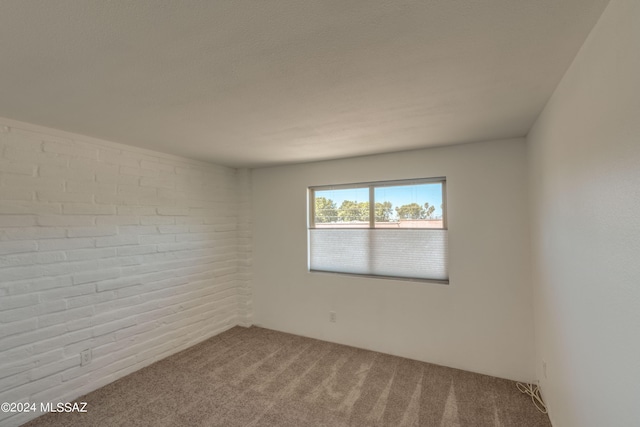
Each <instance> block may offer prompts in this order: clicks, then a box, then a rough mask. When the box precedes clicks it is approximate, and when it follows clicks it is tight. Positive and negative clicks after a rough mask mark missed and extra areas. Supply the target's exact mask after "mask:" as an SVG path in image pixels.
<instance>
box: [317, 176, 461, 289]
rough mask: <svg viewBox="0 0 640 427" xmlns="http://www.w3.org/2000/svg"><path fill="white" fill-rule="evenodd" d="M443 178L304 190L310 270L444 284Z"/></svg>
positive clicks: (444, 193) (444, 202) (444, 225)
mask: <svg viewBox="0 0 640 427" xmlns="http://www.w3.org/2000/svg"><path fill="white" fill-rule="evenodd" d="M445 196H446V179H445V178H429V179H412V180H402V181H384V182H368V183H360V184H345V185H334V186H321V187H310V188H309V270H311V271H325V272H333V273H347V274H362V275H370V276H383V277H393V278H405V279H421V280H430V281H439V282H443V283H448V281H449V274H448V265H447V264H448V263H447V245H448V238H447V217H446V211H447V209H446V208H447V204H446V197H445Z"/></svg>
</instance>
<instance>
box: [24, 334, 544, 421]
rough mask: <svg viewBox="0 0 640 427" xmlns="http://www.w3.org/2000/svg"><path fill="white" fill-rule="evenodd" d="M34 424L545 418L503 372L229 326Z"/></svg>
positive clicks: (535, 419)
mask: <svg viewBox="0 0 640 427" xmlns="http://www.w3.org/2000/svg"><path fill="white" fill-rule="evenodd" d="M78 401H86V402H88V406H87V410H88V413H86V414H77V413H76V414H63V413H61V414H47V415H44V416H42V417H40V418H37V419H35V420H33V421H31V422H30V423H28V424H26V425H28V426H30V427H35V426H48V427H49V426H65V427H70V426H158V427H159V426H225V427H228V426H295V427H299V426H436V427H442V426H474V427H476V426H507V427H511V426H550V425H551V424H550V423H549V420H548V418H547V416H546V415H543V414H541V413H539V412H538V411H537V410H536V409H535V407H534V406H533V403H532V402H531V400H530V398H529V397H527V396H525V395H522V394H521V393H520V392H519V391H518V390H517V389H516V386H515V383H514V382H512V381H507V380H502V379H497V378H493V377H488V376H485V375H478V374H473V373H469V372H465V371H460V370H456V369H451V368H445V367H441V366H436V365H431V364H428V363H422V362H416V361H413V360H408V359H403V358H400V357H395V356H389V355H385V354H381V353H376V352H373V351H366V350H360V349H356V348H352V347H347V346H343V345H337V344H332V343H328V342H323V341H317V340H313V339H309V338H303V337H299V336H295V335H290V334H284V333H281V332H275V331H271V330H268V329H262V328H257V327H252V328H249V329H246V328H240V327H236V328H233V329H231V330H229V331H227V332H224V333H222V334H220V335H218V336H216V337H214V338H211V339H209V340H207V341H205V342H203V343H201V344H199V345H197V346H195V347H192V348H190V349H188V350H185V351H183V352H181V353H178V354H176V355H174V356H171V357H169V358H167V359H165V360H162V361H160V362H158V363H155V364H153V365H151V366H149V367H147V368H145V369H142V370H140V371H138V372H135V373H133V374H131V375H129V376H127V377H125V378H122V379H120V380H118V381H116V382H114V383H112V384H109V385H107V386H105V387H103V388H101V389H99V390H96V391H94V392H92V393H90V394H88V395H87V396H84V397H82V398H80V399H78Z"/></svg>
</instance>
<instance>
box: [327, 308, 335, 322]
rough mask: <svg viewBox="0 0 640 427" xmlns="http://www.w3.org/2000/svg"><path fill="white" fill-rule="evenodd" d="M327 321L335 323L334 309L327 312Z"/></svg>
mask: <svg viewBox="0 0 640 427" xmlns="http://www.w3.org/2000/svg"><path fill="white" fill-rule="evenodd" d="M329 322H332V323H336V312H335V311H330V312H329Z"/></svg>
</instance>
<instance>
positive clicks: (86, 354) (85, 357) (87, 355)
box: [80, 348, 91, 366]
mask: <svg viewBox="0 0 640 427" xmlns="http://www.w3.org/2000/svg"><path fill="white" fill-rule="evenodd" d="M89 363H91V349H90V348H89V349H87V350H84V351H83V352H81V353H80V366H84V365H88V364H89Z"/></svg>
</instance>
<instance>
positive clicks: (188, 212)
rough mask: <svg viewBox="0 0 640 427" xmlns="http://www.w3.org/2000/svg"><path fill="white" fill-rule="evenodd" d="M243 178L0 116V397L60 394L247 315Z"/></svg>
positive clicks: (77, 391)
mask: <svg viewBox="0 0 640 427" xmlns="http://www.w3.org/2000/svg"><path fill="white" fill-rule="evenodd" d="M249 177H250V174H249V173H248V172H247V171H236V170H234V169H229V168H224V167H217V166H212V165H209V164H206V163H201V162H195V161H192V160H187V159H183V158H179V157H174V156H169V155H164V154H161V153H156V152H152V151H147V150H140V149H135V148H131V147H127V146H124V145H119V144H113V143H109V142H105V141H98V140H93V139H89V138H85V137H81V136H78V135H72V134H68V133H62V132H57V131H54V130H51V129H45V128H42V127H38V126H32V125H27V124H23V123H17V122H13V121H9V120H4V119H1V120H0V322H1V327H0V402H50V401H53V402H55V401H68V400H70V399H72V398H75V397H78V396H80V395H82V394H84V393H87V392H89V391H91V390H93V389H96V388H98V387H100V386H102V385H104V384H106V383H109V382H111V381H114V380H115V379H117V378H119V377H122V376H124V375H126V374H128V373H130V372H132V371H135V370H137V369H140V368H141V367H143V366H145V365H148V364H150V363H152V362H153V361H155V360H158V359H161V358H163V357H166V356H168V355H169V354H172V353H175V352H177V351H178V350H180V349H184V348H186V347H189V346H191V345H193V344H195V343H196V342H199V341H202V340H203V339H205V338H207V337H210V336H212V335H215V334H216V333H218V332H221V331H222V330H224V329H227V328H229V327H231V326H233V325H236V324H248V322H250V311H251V306H250V304H249V300H250V290H249V286H248V279H249V277H250V276H249V274H248V273H249V272H248V270H249V264H250V260H251V248H250V237H251V236H250V229H249V227H248V225H249V215H248V214H244V215H238V208H242V209H243V211H245V212H246V211H247V210H248V207H249V206H250V203H249V179H250V178H249ZM85 349H91V350H92V352H93V361H92V362H91V363H90V364H89V365H86V366H82V367H81V366H80V356H79V354H80V352H81V351H82V350H85ZM8 415H11V414H7V413H0V424H2V425H18V424H20V423H22V422H24V421H26V420H27V419H28V418H32V417H33V416H34V415H38V414H24V415H22V416H13V417H11V418H7V417H8Z"/></svg>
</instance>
